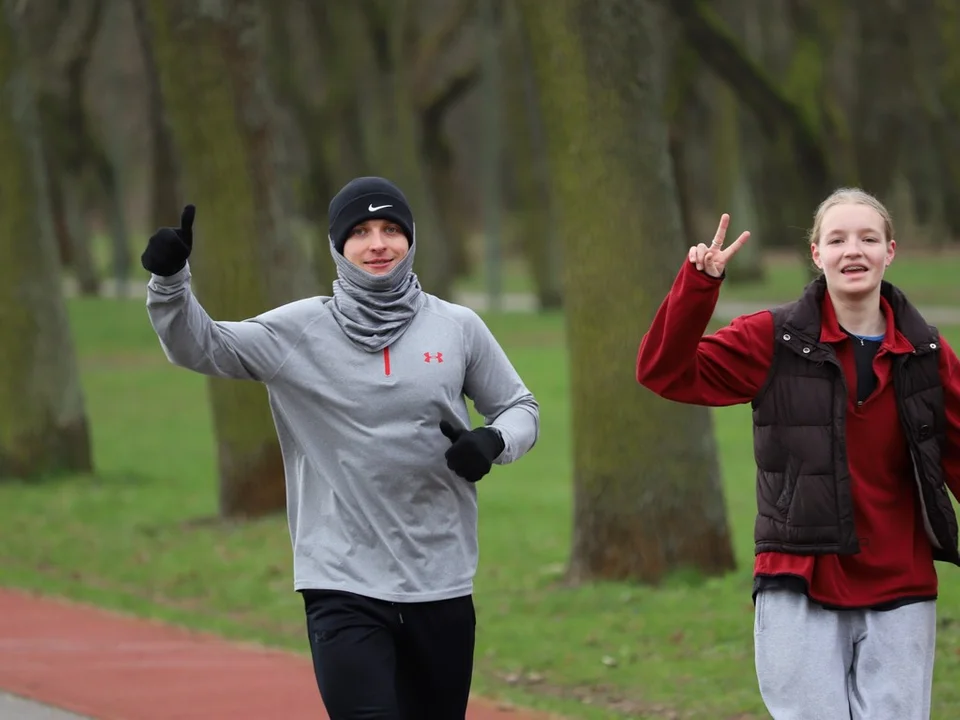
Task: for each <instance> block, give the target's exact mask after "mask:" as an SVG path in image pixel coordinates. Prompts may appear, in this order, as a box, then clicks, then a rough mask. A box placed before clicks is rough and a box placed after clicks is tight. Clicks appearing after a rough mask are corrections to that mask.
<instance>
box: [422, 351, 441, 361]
mask: <svg viewBox="0 0 960 720" xmlns="http://www.w3.org/2000/svg"><path fill="white" fill-rule="evenodd" d="M434 360H436V361H437V362H438V363H442V362H443V353H442V352H438V353H432V354H431V353H428V352H425V353H424V354H423V361H424V362H425V363H428V362H432V361H434Z"/></svg>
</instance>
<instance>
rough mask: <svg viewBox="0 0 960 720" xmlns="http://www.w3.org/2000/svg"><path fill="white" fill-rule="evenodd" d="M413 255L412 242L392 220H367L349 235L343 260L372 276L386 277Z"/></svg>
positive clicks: (344, 247) (344, 248) (344, 246)
mask: <svg viewBox="0 0 960 720" xmlns="http://www.w3.org/2000/svg"><path fill="white" fill-rule="evenodd" d="M408 252H410V242H409V241H408V240H407V236H406V235H404V234H403V230H402V229H401V227H400V226H399V225H397V224H396V223H394V222H391V221H389V220H367V221H366V222H362V223H360V224H359V225H357V226H356V227H355V228H353V230H351V231H350V236H349V237H348V238H347V241H346V243H344V245H343V256H344V257H345V258H346V259H347V260H349V261H350V262H352V263H353V264H354V265H356V266H357V267H359V268H361V269H363V270H366V271H367V272H368V273H371V274H372V275H386V274H387V273H388V272H390V271H391V270H392V269H393V268H394V267H395V266H396V264H397V263H398V262H400V261H401V260H403V258H404V257H405V256H406V254H407V253H408Z"/></svg>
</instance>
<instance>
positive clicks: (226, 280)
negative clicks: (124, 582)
mask: <svg viewBox="0 0 960 720" xmlns="http://www.w3.org/2000/svg"><path fill="white" fill-rule="evenodd" d="M138 2H142V3H143V5H142V8H141V9H142V11H143V12H138V13H137V16H136V17H137V18H138V19H139V21H140V22H144V23H146V25H147V28H146V31H145V32H146V34H147V35H148V37H149V39H150V43H149V45H150V47H151V48H152V51H153V55H154V63H153V65H154V66H155V67H156V69H157V71H158V73H159V87H160V89H161V96H162V100H163V108H164V112H165V113H167V117H168V119H169V122H170V127H171V131H172V133H171V134H172V138H173V144H174V147H175V148H176V151H177V154H178V163H177V164H178V166H179V167H180V168H181V171H182V177H181V187H182V191H183V193H184V195H185V197H186V198H189V199H190V201H191V202H193V203H194V204H196V206H197V227H196V233H197V241H196V245H195V249H194V253H193V255H192V256H191V264H192V266H193V268H194V274H195V278H196V287H197V296H198V299H199V300H200V301H201V302H202V303H203V305H204V306H205V308H206V309H207V311H208V312H209V313H210V314H211V316H213V317H215V318H217V319H223V320H237V319H242V318H245V317H251V316H253V315H256V314H258V313H260V312H263V311H264V310H266V309H268V308H270V307H273V306H276V305H279V304H282V303H283V302H287V301H290V300H293V299H296V298H300V297H304V296H308V295H312V294H315V293H316V291H317V288H316V282H315V280H314V278H313V275H312V273H311V272H310V269H309V266H308V265H307V263H305V262H304V258H303V254H302V252H301V249H300V247H299V245H298V244H297V242H296V241H295V240H294V239H293V236H292V232H291V228H290V224H289V216H290V204H291V201H292V200H291V197H292V196H291V193H290V192H289V189H288V188H287V187H286V186H285V184H284V183H285V182H286V177H285V175H284V173H283V172H281V171H280V170H278V168H280V167H283V165H284V160H283V152H284V147H283V145H282V143H281V142H279V141H278V131H277V124H276V122H277V107H276V103H275V99H274V95H273V90H272V88H271V86H270V83H269V81H268V77H267V70H266V63H265V61H264V48H265V43H266V37H265V35H266V33H265V25H264V17H263V15H262V8H261V6H260V3H259V2H258V1H257V0H226V1H225V2H219V3H196V2H193V1H192V0H176V1H173V0H149V1H148V0H138ZM178 212H179V208H170V214H171V218H172V221H175V218H176V217H177V215H178ZM209 388H210V399H211V403H212V406H213V416H214V423H215V430H216V437H217V448H218V459H219V468H220V511H221V514H222V515H224V516H232V517H252V516H258V515H263V514H266V513H271V512H275V511H279V510H281V509H282V508H283V507H284V503H285V493H284V472H283V464H282V459H281V455H280V449H279V445H278V443H277V440H276V431H275V429H274V426H273V422H272V419H271V415H270V412H269V407H268V404H267V398H266V392H265V390H264V388H263V387H262V386H261V385H259V384H255V383H241V382H235V381H228V380H219V379H215V378H211V379H210V384H209Z"/></svg>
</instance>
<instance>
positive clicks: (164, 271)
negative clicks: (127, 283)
mask: <svg viewBox="0 0 960 720" xmlns="http://www.w3.org/2000/svg"><path fill="white" fill-rule="evenodd" d="M196 211H197V210H196V208H195V207H194V206H193V205H187V206H186V207H185V208H184V209H183V214H182V215H181V216H180V227H178V228H169V227H165V228H160V229H159V230H157V231H156V232H155V233H154V234H153V235H151V236H150V240H148V241H147V249H146V250H144V251H143V254H142V255H141V256H140V264H141V265H143V269H144V270H149V271H150V272H152V273H153V274H154V275H160V276H162V277H168V276H170V275H175V274H176V273H178V272H180V271H181V270H183V266H184V265H186V264H187V258H188V257H190V251H191V250H193V216H194V215H195V214H196Z"/></svg>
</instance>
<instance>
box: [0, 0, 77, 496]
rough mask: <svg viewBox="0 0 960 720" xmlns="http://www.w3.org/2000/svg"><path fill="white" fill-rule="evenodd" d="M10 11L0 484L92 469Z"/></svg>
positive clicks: (27, 88)
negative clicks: (8, 480)
mask: <svg viewBox="0 0 960 720" xmlns="http://www.w3.org/2000/svg"><path fill="white" fill-rule="evenodd" d="M17 5H18V3H17V2H15V1H14V0H2V7H0V158H3V162H2V163H0V369H2V379H0V480H4V479H9V478H36V477H40V476H43V475H47V474H55V473H61V472H88V471H90V470H91V469H92V460H91V452H90V434H89V430H88V423H87V416H86V411H85V408H84V399H83V392H82V389H81V385H80V376H79V372H78V369H77V361H76V353H75V350H74V345H73V338H72V337H71V333H70V325H69V319H68V316H67V309H66V306H65V303H64V300H63V295H62V292H61V286H60V264H59V260H58V257H57V255H58V253H57V244H56V240H55V238H54V234H53V223H52V217H51V208H50V199H49V194H48V188H47V178H46V170H45V167H44V164H43V155H42V150H41V129H40V121H39V115H38V112H37V106H36V88H35V87H34V86H33V81H32V76H31V74H30V73H29V72H28V68H27V53H26V50H25V43H24V38H25V36H26V33H25V32H24V29H23V27H22V24H21V22H20V17H19V15H18V12H19V10H18V9H17Z"/></svg>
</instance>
